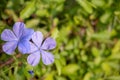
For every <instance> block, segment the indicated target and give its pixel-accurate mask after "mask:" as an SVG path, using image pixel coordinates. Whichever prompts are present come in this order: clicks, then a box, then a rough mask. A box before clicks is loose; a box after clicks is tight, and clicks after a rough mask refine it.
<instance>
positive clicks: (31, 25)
mask: <svg viewBox="0 0 120 80" xmlns="http://www.w3.org/2000/svg"><path fill="white" fill-rule="evenodd" d="M39 22H40V21H39V19H31V20H29V21H27V22H26V27H28V28H34V27H36V26H37V25H38V24H39Z"/></svg>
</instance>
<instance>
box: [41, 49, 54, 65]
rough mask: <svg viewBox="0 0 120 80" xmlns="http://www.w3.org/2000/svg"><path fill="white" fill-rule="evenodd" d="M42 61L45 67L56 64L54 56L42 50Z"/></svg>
mask: <svg viewBox="0 0 120 80" xmlns="http://www.w3.org/2000/svg"><path fill="white" fill-rule="evenodd" d="M41 54H42V61H43V63H44V64H45V65H49V64H52V63H53V62H54V56H53V55H52V54H51V53H49V52H46V51H43V50H41Z"/></svg>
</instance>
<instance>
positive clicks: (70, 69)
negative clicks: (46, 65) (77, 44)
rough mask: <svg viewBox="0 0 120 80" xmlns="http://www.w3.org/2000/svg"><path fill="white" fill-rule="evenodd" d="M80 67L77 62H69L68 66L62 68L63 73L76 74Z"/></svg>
mask: <svg viewBox="0 0 120 80" xmlns="http://www.w3.org/2000/svg"><path fill="white" fill-rule="evenodd" d="M78 69H79V66H78V65H77V64H68V65H67V66H65V67H63V68H62V73H63V74H64V75H71V74H74V73H75V72H76V71H77V70H78Z"/></svg>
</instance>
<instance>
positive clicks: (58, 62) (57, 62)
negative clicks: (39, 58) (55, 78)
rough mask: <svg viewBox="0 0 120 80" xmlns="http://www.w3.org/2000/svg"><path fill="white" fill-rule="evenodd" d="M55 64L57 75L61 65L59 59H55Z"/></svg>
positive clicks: (59, 73)
mask: <svg viewBox="0 0 120 80" xmlns="http://www.w3.org/2000/svg"><path fill="white" fill-rule="evenodd" d="M55 65H56V68H57V71H58V75H61V69H62V65H61V63H60V61H59V60H56V61H55Z"/></svg>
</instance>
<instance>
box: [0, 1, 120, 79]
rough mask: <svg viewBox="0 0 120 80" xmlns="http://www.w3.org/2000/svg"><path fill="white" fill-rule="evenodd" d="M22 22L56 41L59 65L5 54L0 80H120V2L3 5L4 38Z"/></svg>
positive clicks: (0, 59) (0, 21)
mask: <svg viewBox="0 0 120 80" xmlns="http://www.w3.org/2000/svg"><path fill="white" fill-rule="evenodd" d="M17 21H23V22H24V23H25V24H26V27H28V28H33V29H35V30H36V31H41V32H43V34H44V35H45V36H46V35H47V36H52V37H53V38H54V39H56V42H57V47H56V48H55V49H54V50H52V51H51V52H52V53H53V54H54V56H55V62H54V63H53V64H51V65H49V66H46V65H44V64H43V63H42V61H40V63H39V65H37V66H36V67H31V66H30V65H28V64H27V59H26V58H27V56H28V55H22V57H19V58H16V56H17V55H18V53H19V52H17V51H16V54H15V55H7V54H5V53H4V52H2V50H0V80H120V0H0V33H2V31H3V30H4V29H6V28H10V29H12V26H13V24H14V23H15V22H17ZM2 44H4V42H3V41H2V40H0V45H2ZM11 59H12V60H13V61H12V63H10V64H9V63H8V64H7V63H6V62H8V61H9V60H11ZM3 65H4V66H3ZM28 70H34V75H30V74H29V73H28Z"/></svg>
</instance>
